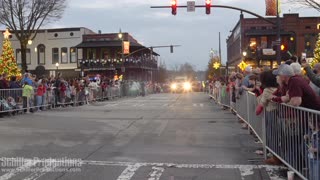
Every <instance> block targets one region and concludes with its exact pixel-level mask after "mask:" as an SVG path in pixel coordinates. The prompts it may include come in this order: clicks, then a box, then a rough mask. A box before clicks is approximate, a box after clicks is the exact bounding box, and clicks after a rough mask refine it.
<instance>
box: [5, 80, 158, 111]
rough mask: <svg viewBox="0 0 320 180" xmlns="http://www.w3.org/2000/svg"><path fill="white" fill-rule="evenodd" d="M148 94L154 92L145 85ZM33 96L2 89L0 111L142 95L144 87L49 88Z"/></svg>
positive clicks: (79, 103)
mask: <svg viewBox="0 0 320 180" xmlns="http://www.w3.org/2000/svg"><path fill="white" fill-rule="evenodd" d="M145 91H147V93H146V94H150V93H151V92H152V90H151V88H150V87H145ZM30 94H31V97H28V98H27V97H23V88H19V89H0V113H2V114H3V113H9V114H10V115H11V114H15V113H20V112H21V113H22V112H34V111H42V110H46V109H50V108H55V107H58V106H59V107H60V106H62V107H65V106H78V105H83V104H89V103H91V102H96V101H103V100H112V99H114V98H120V97H123V96H140V95H142V88H141V85H140V83H139V82H133V83H131V84H130V83H128V82H126V84H124V85H116V86H109V87H106V88H102V87H101V86H97V87H78V88H75V89H73V88H69V87H67V88H66V90H65V91H61V89H55V88H54V87H53V88H47V89H46V92H45V93H44V94H43V95H42V96H38V94H37V89H36V88H35V89H34V91H33V92H31V93H30Z"/></svg>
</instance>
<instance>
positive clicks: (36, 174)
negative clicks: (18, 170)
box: [23, 163, 57, 180]
mask: <svg viewBox="0 0 320 180" xmlns="http://www.w3.org/2000/svg"><path fill="white" fill-rule="evenodd" d="M56 165H57V164H56V163H54V165H47V166H45V167H43V168H41V169H39V171H37V172H33V173H31V174H30V175H29V176H27V177H26V178H24V179H23V180H36V179H39V178H40V177H41V176H43V175H45V174H46V173H48V172H50V171H52V170H53V169H54V168H55V167H57V166H56Z"/></svg>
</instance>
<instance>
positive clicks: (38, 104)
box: [37, 96, 42, 110]
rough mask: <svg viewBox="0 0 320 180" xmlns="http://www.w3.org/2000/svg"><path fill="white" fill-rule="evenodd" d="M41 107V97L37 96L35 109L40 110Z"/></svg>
mask: <svg viewBox="0 0 320 180" xmlns="http://www.w3.org/2000/svg"><path fill="white" fill-rule="evenodd" d="M41 106H42V96H37V109H38V110H40V108H41Z"/></svg>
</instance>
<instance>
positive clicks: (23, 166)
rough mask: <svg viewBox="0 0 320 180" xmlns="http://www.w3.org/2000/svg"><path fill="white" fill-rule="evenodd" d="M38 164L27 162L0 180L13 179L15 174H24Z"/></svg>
mask: <svg viewBox="0 0 320 180" xmlns="http://www.w3.org/2000/svg"><path fill="white" fill-rule="evenodd" d="M38 162H40V161H37V160H27V162H26V163H24V164H23V165H22V166H20V167H17V168H16V169H14V170H12V171H10V172H8V173H6V174H4V175H2V176H0V180H8V179H11V178H12V177H14V176H15V175H16V174H18V173H21V172H26V170H27V169H29V168H30V167H32V166H35V165H36V164H37V163H38Z"/></svg>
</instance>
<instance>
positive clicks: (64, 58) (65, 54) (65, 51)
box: [61, 47, 68, 64]
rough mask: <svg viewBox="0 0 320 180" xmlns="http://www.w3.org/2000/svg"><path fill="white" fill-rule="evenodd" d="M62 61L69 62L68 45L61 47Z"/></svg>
mask: <svg viewBox="0 0 320 180" xmlns="http://www.w3.org/2000/svg"><path fill="white" fill-rule="evenodd" d="M61 63H62V64H66V63H68V48H66V47H63V48H61Z"/></svg>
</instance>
